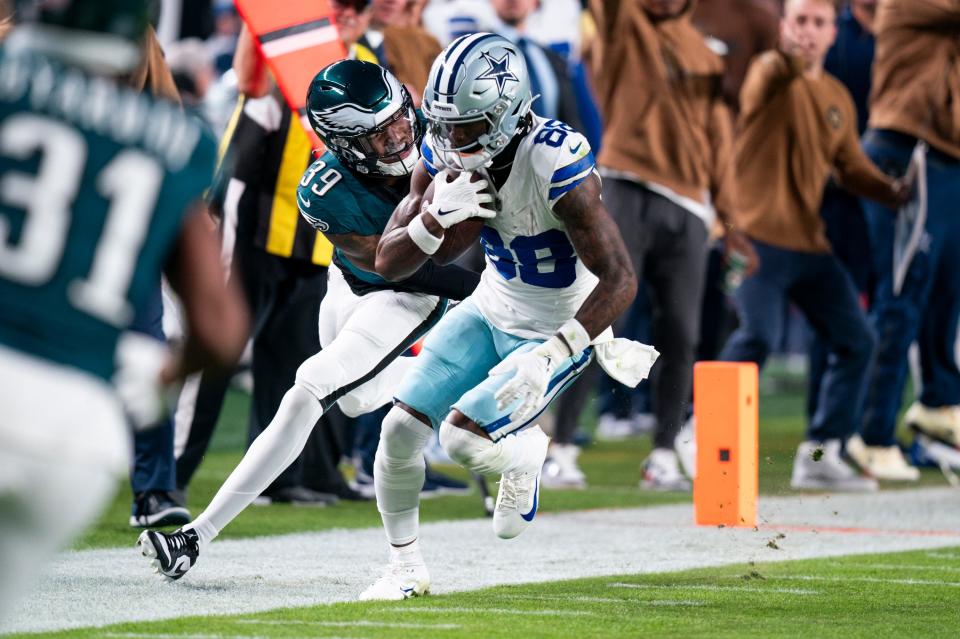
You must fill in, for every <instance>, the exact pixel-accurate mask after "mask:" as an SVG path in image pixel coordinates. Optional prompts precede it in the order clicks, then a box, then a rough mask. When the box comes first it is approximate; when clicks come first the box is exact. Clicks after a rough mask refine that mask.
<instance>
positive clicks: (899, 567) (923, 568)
mask: <svg viewBox="0 0 960 639" xmlns="http://www.w3.org/2000/svg"><path fill="white" fill-rule="evenodd" d="M833 565H834V566H836V567H837V568H846V567H850V568H860V569H863V568H866V569H869V570H919V571H930V572H960V566H930V565H924V564H848V563H844V562H839V561H838V562H835V563H834V564H833Z"/></svg>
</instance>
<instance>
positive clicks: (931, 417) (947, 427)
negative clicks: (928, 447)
mask: <svg viewBox="0 0 960 639" xmlns="http://www.w3.org/2000/svg"><path fill="white" fill-rule="evenodd" d="M903 421H905V422H906V423H907V426H910V427H912V428H913V429H914V430H918V431H920V432H921V433H923V434H924V435H928V436H930V437H932V438H934V439H938V440H940V441H942V442H943V443H945V444H949V445H951V446H955V447H957V448H960V406H942V407H939V408H930V407H928V406H924V405H923V404H921V403H920V402H914V403H913V405H911V406H910V408H908V409H907V412H906V414H905V415H904V416H903Z"/></svg>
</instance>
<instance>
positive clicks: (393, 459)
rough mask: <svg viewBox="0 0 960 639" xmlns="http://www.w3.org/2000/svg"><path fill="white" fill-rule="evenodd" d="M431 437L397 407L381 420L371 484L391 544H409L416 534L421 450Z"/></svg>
mask: <svg viewBox="0 0 960 639" xmlns="http://www.w3.org/2000/svg"><path fill="white" fill-rule="evenodd" d="M432 436H433V429H432V428H430V427H429V426H427V425H426V424H424V423H423V422H421V421H420V420H419V419H417V418H416V417H414V416H413V415H411V414H410V413H408V412H407V411H405V410H403V409H402V408H399V407H398V406H394V407H393V408H392V409H390V412H389V413H387V416H386V417H385V418H384V420H383V426H382V428H381V429H380V444H379V445H378V446H377V456H376V457H375V458H374V462H373V486H374V488H375V489H376V492H377V509H378V510H379V511H380V517H381V518H382V519H383V528H384V530H385V531H386V533H387V541H389V542H390V543H391V544H392V545H394V546H402V545H404V544H409V543H410V542H411V541H415V540H416V539H417V537H418V536H419V531H420V489H421V488H423V479H424V474H425V469H426V464H425V463H424V461H423V449H424V448H425V447H426V445H427V443H428V442H429V441H430V438H431V437H432Z"/></svg>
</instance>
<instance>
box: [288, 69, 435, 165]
mask: <svg viewBox="0 0 960 639" xmlns="http://www.w3.org/2000/svg"><path fill="white" fill-rule="evenodd" d="M307 119H308V120H309V121H310V126H312V127H313V130H314V131H315V132H316V133H317V135H318V136H319V137H320V139H321V140H323V142H324V144H326V145H327V148H328V149H329V150H330V152H331V153H333V154H334V155H335V156H337V159H338V160H340V162H341V163H342V164H343V165H344V166H347V167H349V168H350V169H353V170H354V171H357V172H359V173H363V174H367V175H376V176H383V177H391V176H392V177H396V176H404V175H409V174H410V172H412V171H413V168H414V167H415V166H416V165H417V162H418V161H419V160H420V141H421V140H422V139H423V125H422V124H421V123H420V119H419V118H418V117H417V112H416V110H415V109H414V108H413V100H412V99H411V98H410V93H409V92H407V90H406V88H404V86H403V85H402V84H400V82H399V81H398V80H397V79H396V78H395V77H394V76H393V74H392V73H390V72H389V71H387V70H386V69H384V68H383V67H381V66H379V65H376V64H371V63H370V62H361V61H359V60H339V61H337V62H334V63H333V64H330V65H327V66H326V67H324V68H323V69H321V70H320V72H319V73H318V74H317V75H316V76H315V77H314V78H313V81H312V82H311V83H310V89H309V91H308V93H307Z"/></svg>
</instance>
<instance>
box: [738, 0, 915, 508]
mask: <svg viewBox="0 0 960 639" xmlns="http://www.w3.org/2000/svg"><path fill="white" fill-rule="evenodd" d="M836 21H837V11H836V5H835V3H834V1H833V0H787V1H786V3H785V5H784V16H783V19H782V20H781V27H780V48H779V50H776V51H768V52H767V53H765V54H763V55H762V56H760V57H758V58H757V59H756V60H755V61H754V63H753V64H752V65H751V67H750V70H749V72H748V74H747V79H746V82H745V83H744V85H743V90H742V92H741V94H740V108H741V110H740V117H739V119H738V122H737V125H738V129H737V143H736V152H735V156H736V174H737V180H738V191H739V193H740V208H739V210H738V211H737V218H738V220H739V222H740V227H741V228H742V229H743V230H744V232H745V233H746V234H747V235H748V236H749V237H750V240H751V241H752V242H753V245H754V248H755V249H756V251H757V253H758V254H759V256H760V268H759V269H758V271H757V272H756V273H755V274H754V275H753V276H752V277H749V278H747V279H746V280H745V281H744V282H743V285H742V286H741V287H740V288H739V289H738V290H737V292H736V299H737V308H738V312H739V315H740V328H738V329H737V331H736V332H735V333H734V334H733V335H732V336H731V337H730V340H729V341H728V342H727V345H726V347H725V348H724V351H723V355H722V356H721V358H722V359H724V360H728V361H752V362H756V363H757V364H759V365H761V366H762V365H763V363H764V361H765V359H766V357H767V355H768V354H769V352H770V350H771V347H772V346H773V344H774V341H775V340H776V338H777V335H778V332H779V331H780V328H781V326H782V324H783V319H784V317H783V316H784V310H785V307H786V304H785V302H786V301H787V300H789V301H791V302H793V303H794V304H795V305H796V306H797V307H798V308H799V309H800V311H801V312H802V313H803V314H804V315H805V316H806V317H807V319H808V320H809V321H810V324H811V325H812V326H813V328H814V330H815V331H816V332H817V333H818V335H819V336H820V337H821V338H823V339H824V340H825V342H826V343H827V345H828V347H829V349H830V352H831V356H830V357H829V359H828V362H829V363H828V365H827V372H826V374H825V375H824V380H823V383H822V385H821V388H820V402H819V404H818V409H817V412H816V413H815V414H814V415H813V416H812V417H811V420H810V425H809V428H808V433H807V441H805V442H803V443H802V444H801V445H800V447H799V449H798V450H797V456H796V460H795V461H794V466H793V479H792V482H791V484H792V486H793V487H794V488H814V489H832V490H851V491H857V490H876V487H877V484H876V481H875V480H874V479H871V478H865V477H860V476H858V475H857V474H856V473H855V472H854V471H853V470H852V469H851V468H850V467H849V466H847V465H846V464H845V463H844V462H843V461H842V459H841V457H840V451H841V448H842V446H843V443H844V442H845V441H846V439H847V438H848V437H849V436H850V435H852V434H853V433H854V432H856V430H857V426H858V424H859V410H858V408H859V406H860V404H861V397H862V393H863V384H864V380H865V372H866V369H867V366H868V365H869V363H870V358H871V355H872V352H873V336H872V334H871V331H870V328H869V326H868V325H867V321H866V317H865V316H864V314H863V311H862V310H861V309H860V306H859V304H858V301H857V295H856V290H855V287H854V285H853V281H852V279H851V277H850V275H849V273H848V272H847V271H846V269H844V268H843V266H842V264H841V263H840V261H839V260H838V259H837V258H836V256H834V255H833V253H832V252H831V249H830V245H829V243H828V242H827V240H826V236H825V233H824V224H823V220H822V219H821V217H820V202H821V200H822V198H823V190H824V187H825V186H826V183H827V179H828V178H829V176H830V172H831V171H833V172H834V174H835V175H836V177H837V178H838V180H839V181H840V183H841V184H842V185H844V186H845V187H846V188H848V189H850V190H851V191H853V192H855V193H857V194H859V195H861V196H865V197H869V198H872V199H874V200H877V201H880V202H883V203H884V204H885V205H887V206H892V207H896V206H898V205H899V203H900V202H901V201H902V200H903V199H904V191H905V189H904V188H903V187H902V186H901V185H900V184H899V183H895V182H894V181H893V180H891V179H890V178H888V177H886V176H885V175H883V173H881V172H880V170H879V169H877V168H876V167H875V166H874V165H873V164H871V163H870V161H869V160H868V159H867V158H866V156H865V155H864V154H863V151H861V149H860V144H859V139H858V134H857V111H856V108H855V107H854V105H853V100H852V99H851V97H850V93H849V92H848V91H847V90H846V88H845V87H844V86H843V85H842V84H841V83H840V82H839V81H838V80H837V79H836V78H834V77H833V76H831V75H830V74H829V73H827V72H825V71H824V69H823V64H824V59H825V58H826V55H827V51H828V50H829V49H830V46H831V45H832V44H833V41H834V39H835V38H836V34H837V29H836ZM818 448H822V450H823V455H822V457H821V456H816V455H813V452H814V451H815V450H816V449H818Z"/></svg>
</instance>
